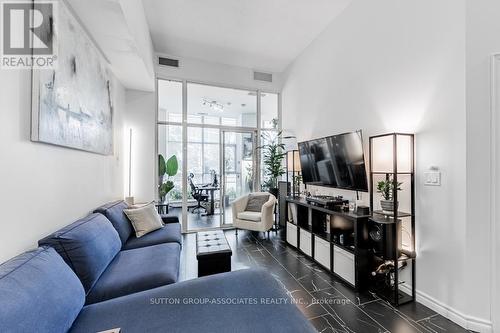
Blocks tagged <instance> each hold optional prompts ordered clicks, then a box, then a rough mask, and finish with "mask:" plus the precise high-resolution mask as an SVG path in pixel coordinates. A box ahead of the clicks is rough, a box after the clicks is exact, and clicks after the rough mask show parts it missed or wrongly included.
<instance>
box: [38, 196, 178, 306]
mask: <svg viewBox="0 0 500 333" xmlns="http://www.w3.org/2000/svg"><path fill="white" fill-rule="evenodd" d="M125 207H126V204H125V203H124V202H123V204H116V205H114V206H113V208H111V209H113V211H112V213H110V212H109V211H107V214H108V216H110V217H111V218H112V220H111V221H110V220H108V219H107V218H106V216H105V215H103V214H101V213H93V214H90V215H88V216H86V217H84V218H83V219H80V220H78V221H76V222H74V223H72V224H70V225H68V226H66V227H64V228H62V229H60V230H58V231H56V232H55V233H53V234H51V235H49V236H47V237H45V238H43V239H41V240H40V241H39V242H38V244H39V246H50V247H53V248H54V249H55V250H56V251H57V253H59V255H60V256H61V257H62V258H63V259H64V261H65V262H66V263H67V264H68V266H69V267H71V269H72V270H73V271H74V272H75V274H76V275H77V276H78V277H79V278H80V280H81V281H82V285H83V287H84V289H85V293H86V304H91V303H96V302H101V301H105V300H108V299H111V298H115V297H119V296H123V295H127V294H130V293H134V292H139V291H143V290H148V289H152V288H156V287H159V286H164V285H167V284H171V283H174V282H177V280H178V278H179V265H180V254H181V245H180V244H179V242H180V239H181V238H180V237H181V233H180V225H179V223H176V224H177V225H179V228H178V229H177V228H176V229H174V230H170V229H167V228H166V227H164V228H162V229H159V230H156V231H153V232H152V233H150V234H148V235H153V234H160V235H161V234H162V233H163V234H164V233H165V231H168V232H170V233H172V235H171V236H170V235H169V236H170V238H169V240H171V241H169V242H168V241H167V240H164V242H162V243H161V242H155V243H148V242H144V241H142V238H143V237H146V236H148V235H145V236H143V237H140V238H136V237H135V236H132V235H130V234H126V233H125V232H124V230H126V226H127V225H129V228H130V230H131V231H130V232H132V231H133V229H132V225H131V223H130V222H129V221H128V219H127V217H126V216H125V214H124V213H123V208H125ZM118 210H120V213H118ZM167 225H174V223H170V224H167ZM120 235H122V237H120ZM158 238H161V237H158ZM163 238H166V237H163ZM129 239H130V240H131V241H135V240H140V241H141V243H139V242H137V241H136V243H135V244H136V245H141V246H140V247H139V246H138V247H136V248H132V249H128V248H127V247H126V245H127V244H129V243H128V240H129ZM150 244H151V245H150Z"/></svg>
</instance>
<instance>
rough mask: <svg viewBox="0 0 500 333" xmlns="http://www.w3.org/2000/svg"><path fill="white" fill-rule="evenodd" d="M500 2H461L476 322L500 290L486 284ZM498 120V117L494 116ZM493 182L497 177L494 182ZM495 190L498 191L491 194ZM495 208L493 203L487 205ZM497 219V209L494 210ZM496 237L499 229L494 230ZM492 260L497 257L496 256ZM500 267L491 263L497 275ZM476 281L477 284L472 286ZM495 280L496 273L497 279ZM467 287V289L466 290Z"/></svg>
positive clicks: (499, 310)
mask: <svg viewBox="0 0 500 333" xmlns="http://www.w3.org/2000/svg"><path fill="white" fill-rule="evenodd" d="M499 17H500V2H498V1H496V0H467V16H466V20H467V21H466V24H467V49H466V52H467V64H466V65H467V67H466V68H467V220H468V225H467V262H469V263H471V265H473V267H474V268H473V269H470V270H468V275H467V279H468V286H469V289H468V291H469V293H468V295H467V297H468V303H469V310H468V314H469V315H471V316H475V317H482V316H483V314H484V313H487V312H488V311H489V304H490V302H492V301H493V300H496V301H497V302H498V300H499V299H500V288H498V287H497V288H496V292H497V294H496V295H494V294H493V293H492V291H491V290H490V288H491V287H492V282H493V285H494V286H496V285H498V280H496V281H491V280H490V279H489V278H488V276H489V274H491V273H492V269H494V267H493V268H492V266H491V254H492V253H493V252H494V253H498V246H500V238H498V239H497V242H498V243H497V248H496V249H492V246H491V245H492V244H491V242H490V240H491V231H492V228H491V225H490V208H491V206H490V204H491V202H490V201H489V197H490V191H491V186H490V184H491V180H490V178H489V177H488V176H489V174H490V154H489V152H490V148H491V146H490V135H491V133H490V119H491V118H490V75H491V70H490V64H491V55H492V54H493V53H500V39H498V38H497V37H496V36H495V33H494V32H495V31H499V30H500V20H499V19H498V18H499ZM497 117H498V116H497ZM496 135H497V142H496V145H497V147H500V141H499V140H500V139H498V138H499V133H496ZM497 177H498V176H497ZM497 190H498V189H497ZM493 204H496V203H493ZM496 209H497V214H498V206H497V208H496ZM496 230H497V232H500V226H499V225H498V222H497V226H496ZM497 259H500V256H499V255H498V254H497ZM498 269H500V263H498V261H497V270H498ZM478 276H479V277H481V283H477V281H478ZM496 276H497V279H498V277H500V271H498V273H497V275H496ZM472 286H473V287H472ZM495 311H496V313H493V314H492V318H493V319H496V323H495V324H496V326H495V329H496V330H495V332H500V303H497V306H496V308H495Z"/></svg>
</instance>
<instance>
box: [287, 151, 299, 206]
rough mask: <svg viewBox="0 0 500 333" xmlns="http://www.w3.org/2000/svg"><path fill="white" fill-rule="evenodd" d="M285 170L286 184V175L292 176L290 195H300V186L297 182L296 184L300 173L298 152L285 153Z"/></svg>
mask: <svg viewBox="0 0 500 333" xmlns="http://www.w3.org/2000/svg"><path fill="white" fill-rule="evenodd" d="M286 169H287V170H286V171H287V173H286V176H287V182H288V174H289V173H291V174H292V195H293V196H296V195H298V194H300V185H299V183H298V182H296V179H297V178H296V177H300V172H301V171H302V170H301V167H300V156H299V151H298V150H290V151H288V152H287V153H286ZM296 185H297V186H296Z"/></svg>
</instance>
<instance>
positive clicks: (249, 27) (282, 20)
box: [143, 0, 352, 72]
mask: <svg viewBox="0 0 500 333" xmlns="http://www.w3.org/2000/svg"><path fill="white" fill-rule="evenodd" d="M351 1H352V0H252V1H243V0H210V1H207V0H143V2H144V8H145V12H146V17H147V20H148V24H149V28H150V32H151V37H152V39H153V44H154V47H155V50H156V52H159V53H164V54H169V55H172V56H179V57H188V58H197V59H203V60H207V61H211V62H216V63H223V64H228V65H235V66H242V67H248V68H253V69H257V70H266V71H272V72H282V71H283V70H284V69H285V68H286V67H287V66H288V65H289V64H290V63H291V62H292V61H293V60H294V59H295V58H296V57H297V56H298V55H299V54H300V53H301V52H302V50H303V49H304V48H305V47H306V46H307V45H308V44H309V43H310V42H312V41H313V40H314V39H315V38H316V37H317V36H318V35H319V34H320V33H321V32H322V31H323V30H324V29H325V28H326V27H327V26H328V24H329V23H330V22H331V21H332V20H333V19H334V18H335V17H336V16H337V15H338V14H340V12H342V10H343V9H344V8H345V7H346V6H347V5H348V4H349V3H350V2H351Z"/></svg>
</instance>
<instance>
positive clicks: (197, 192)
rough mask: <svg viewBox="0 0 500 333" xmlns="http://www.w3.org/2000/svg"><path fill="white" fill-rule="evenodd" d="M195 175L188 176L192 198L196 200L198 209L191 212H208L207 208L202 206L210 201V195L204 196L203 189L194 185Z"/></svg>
mask: <svg viewBox="0 0 500 333" xmlns="http://www.w3.org/2000/svg"><path fill="white" fill-rule="evenodd" d="M193 178H194V174H193V173H190V174H189V176H188V182H189V186H190V187H191V196H192V197H193V198H194V199H195V200H196V207H193V209H192V210H191V212H192V213H194V212H195V211H199V210H200V209H203V210H205V212H206V211H207V209H206V208H205V207H203V206H202V205H201V203H202V202H207V201H208V194H203V189H200V188H198V187H197V186H196V185H194V183H193Z"/></svg>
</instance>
